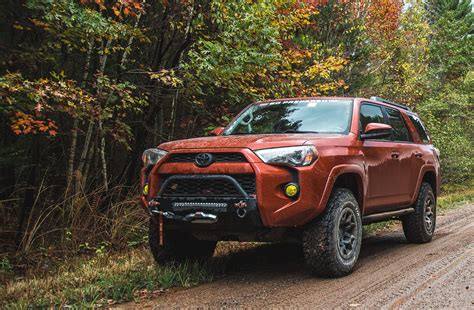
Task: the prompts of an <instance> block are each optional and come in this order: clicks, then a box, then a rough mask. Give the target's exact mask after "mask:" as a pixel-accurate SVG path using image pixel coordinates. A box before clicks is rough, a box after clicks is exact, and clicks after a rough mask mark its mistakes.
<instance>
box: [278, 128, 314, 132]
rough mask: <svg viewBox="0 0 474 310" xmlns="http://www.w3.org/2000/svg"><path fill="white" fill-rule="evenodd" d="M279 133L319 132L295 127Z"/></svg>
mask: <svg viewBox="0 0 474 310" xmlns="http://www.w3.org/2000/svg"><path fill="white" fill-rule="evenodd" d="M278 133H319V132H318V131H311V130H301V131H299V130H294V129H288V130H285V131H283V132H278Z"/></svg>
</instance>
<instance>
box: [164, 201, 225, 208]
mask: <svg viewBox="0 0 474 310" xmlns="http://www.w3.org/2000/svg"><path fill="white" fill-rule="evenodd" d="M173 207H177V208H180V207H181V208H182V207H191V208H193V207H197V208H199V207H201V208H202V207H211V208H226V207H227V203H225V202H173Z"/></svg>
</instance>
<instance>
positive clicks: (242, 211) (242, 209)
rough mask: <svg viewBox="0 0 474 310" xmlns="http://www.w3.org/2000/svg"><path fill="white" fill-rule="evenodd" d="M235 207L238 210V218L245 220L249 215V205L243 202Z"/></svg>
mask: <svg viewBox="0 0 474 310" xmlns="http://www.w3.org/2000/svg"><path fill="white" fill-rule="evenodd" d="M234 207H236V208H237V216H238V217H240V218H241V219H243V218H244V217H245V215H247V203H246V202H245V201H243V200H241V201H239V202H237V203H235V204H234Z"/></svg>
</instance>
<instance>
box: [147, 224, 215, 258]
mask: <svg viewBox="0 0 474 310" xmlns="http://www.w3.org/2000/svg"><path fill="white" fill-rule="evenodd" d="M148 232H149V235H148V242H149V245H150V250H151V253H152V254H153V257H154V258H155V261H156V262H157V263H158V264H165V263H170V262H179V261H183V260H186V259H206V258H209V257H211V256H212V254H213V253H214V250H215V248H216V244H217V242H216V241H207V240H199V239H197V238H195V237H193V236H192V235H191V234H190V233H185V232H181V231H166V230H165V232H164V236H163V239H164V240H163V245H160V238H159V227H158V225H157V224H156V223H154V222H153V221H151V220H150V226H149V231H148Z"/></svg>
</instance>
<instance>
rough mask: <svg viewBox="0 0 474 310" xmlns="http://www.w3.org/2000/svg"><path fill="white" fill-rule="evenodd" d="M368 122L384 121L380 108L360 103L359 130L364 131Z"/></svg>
mask: <svg viewBox="0 0 474 310" xmlns="http://www.w3.org/2000/svg"><path fill="white" fill-rule="evenodd" d="M369 123H385V121H384V118H383V113H382V108H381V107H380V106H376V105H373V104H362V105H361V106H360V123H359V125H360V130H361V131H364V130H365V126H367V124H369Z"/></svg>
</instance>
